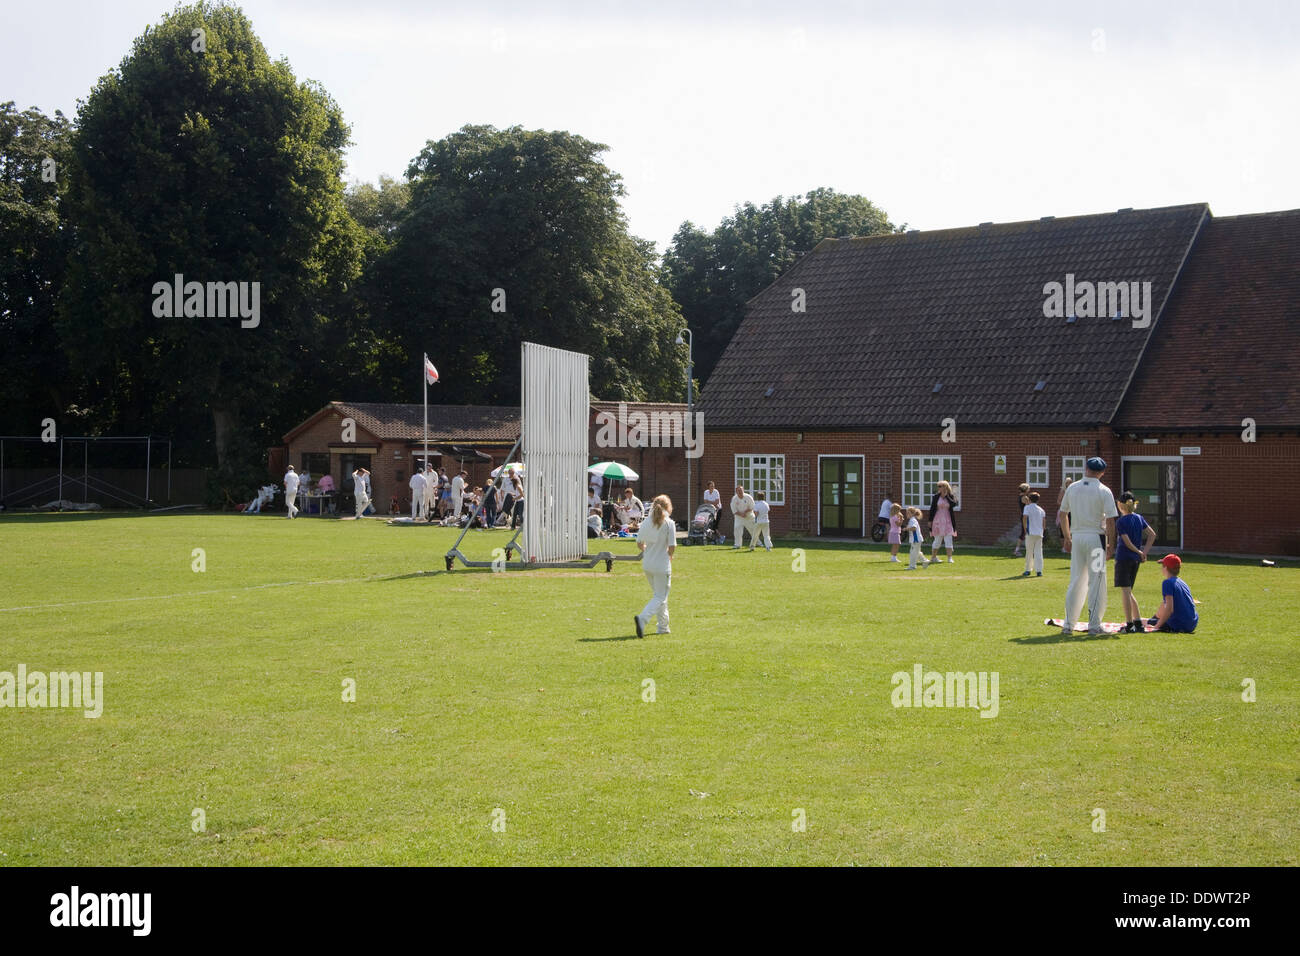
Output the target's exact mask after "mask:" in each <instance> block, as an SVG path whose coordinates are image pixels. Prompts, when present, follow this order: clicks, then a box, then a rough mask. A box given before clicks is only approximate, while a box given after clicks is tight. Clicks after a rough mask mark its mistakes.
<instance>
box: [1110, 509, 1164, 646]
mask: <svg viewBox="0 0 1300 956" xmlns="http://www.w3.org/2000/svg"><path fill="white" fill-rule="evenodd" d="M1119 510H1120V516H1119V519H1118V520H1117V521H1116V522H1115V539H1116V540H1115V587H1117V588H1119V589H1120V599H1121V600H1122V601H1123V602H1124V633H1126V634H1142V633H1144V632H1145V631H1146V628H1144V627H1143V626H1142V611H1141V610H1140V609H1139V608H1138V602H1137V598H1135V597H1134V596H1133V585H1134V584H1136V583H1137V573H1138V569H1139V568H1140V567H1141V566H1142V563H1143V562H1144V561H1146V559H1147V555H1148V554H1149V553H1150V552H1151V545H1153V544H1155V542H1156V531H1155V528H1153V527H1151V525H1149V524H1147V522H1146V519H1145V518H1143V517H1142V516H1141V515H1140V514H1138V511H1137V499H1136V498H1135V497H1134V496H1133V493H1132V492H1131V491H1126V492H1124V493H1123V494H1122V495H1120V496H1119Z"/></svg>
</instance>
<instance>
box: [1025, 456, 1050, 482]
mask: <svg viewBox="0 0 1300 956" xmlns="http://www.w3.org/2000/svg"><path fill="white" fill-rule="evenodd" d="M1050 462H1051V459H1050V458H1049V457H1048V456H1046V455H1041V456H1034V457H1028V458H1026V459H1025V484H1027V485H1029V487H1030V488H1047V487H1049V486H1050V484H1051V483H1050V481H1049V479H1048V472H1049V470H1050V469H1051V464H1050Z"/></svg>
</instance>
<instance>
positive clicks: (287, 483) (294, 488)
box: [284, 465, 298, 518]
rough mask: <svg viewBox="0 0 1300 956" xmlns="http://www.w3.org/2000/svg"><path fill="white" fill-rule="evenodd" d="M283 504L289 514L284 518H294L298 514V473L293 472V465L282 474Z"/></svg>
mask: <svg viewBox="0 0 1300 956" xmlns="http://www.w3.org/2000/svg"><path fill="white" fill-rule="evenodd" d="M284 503H285V506H286V508H287V509H288V511H289V513H288V514H287V515H285V517H286V518H293V517H296V516H297V514H298V473H297V472H296V471H294V470H293V465H290V466H289V470H288V471H286V472H285V473H284Z"/></svg>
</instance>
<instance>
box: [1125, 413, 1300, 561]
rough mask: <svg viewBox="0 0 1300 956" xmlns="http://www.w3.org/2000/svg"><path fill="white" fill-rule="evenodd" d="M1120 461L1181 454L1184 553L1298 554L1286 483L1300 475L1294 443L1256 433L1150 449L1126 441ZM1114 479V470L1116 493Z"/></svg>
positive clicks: (1295, 511)
mask: <svg viewBox="0 0 1300 956" xmlns="http://www.w3.org/2000/svg"><path fill="white" fill-rule="evenodd" d="M1116 444H1117V445H1118V446H1119V452H1120V456H1138V457H1152V458H1162V457H1163V458H1177V457H1179V449H1180V448H1183V447H1187V446H1195V447H1199V448H1200V449H1201V453H1200V454H1199V455H1183V456H1182V459H1183V505H1182V511H1183V548H1184V549H1185V550H1187V551H1209V552H1222V553H1226V554H1275V555H1287V556H1300V498H1297V497H1296V495H1295V494H1294V493H1293V492H1292V490H1291V487H1290V486H1291V481H1290V478H1291V476H1293V475H1296V474H1297V473H1298V472H1300V439H1297V438H1295V437H1287V436H1283V435H1278V434H1264V433H1261V434H1258V435H1257V436H1256V441H1254V442H1243V441H1242V440H1241V436H1240V434H1237V433H1231V434H1228V435H1205V434H1201V435H1195V434H1193V435H1181V436H1177V437H1171V438H1165V437H1164V436H1161V439H1160V441H1159V442H1158V443H1157V444H1150V445H1148V444H1144V443H1143V442H1142V441H1141V440H1137V441H1133V440H1128V439H1127V438H1126V439H1125V440H1123V441H1118V442H1116ZM1120 478H1121V473H1120V472H1119V471H1116V473H1115V476H1114V479H1115V482H1116V483H1115V484H1112V485H1111V487H1112V488H1116V489H1117V490H1118V488H1119V486H1118V482H1119V481H1120Z"/></svg>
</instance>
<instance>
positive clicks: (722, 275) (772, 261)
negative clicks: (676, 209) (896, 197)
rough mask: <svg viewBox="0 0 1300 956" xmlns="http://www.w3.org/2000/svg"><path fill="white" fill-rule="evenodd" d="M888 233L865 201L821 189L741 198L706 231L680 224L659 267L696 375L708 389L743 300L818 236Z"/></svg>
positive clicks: (890, 228) (886, 222) (740, 316)
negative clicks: (691, 349)
mask: <svg viewBox="0 0 1300 956" xmlns="http://www.w3.org/2000/svg"><path fill="white" fill-rule="evenodd" d="M900 228H901V227H900ZM894 231H896V227H895V226H894V225H893V224H892V223H890V221H889V219H888V217H887V216H886V215H885V214H884V213H883V212H882V211H881V210H879V209H877V208H876V207H875V206H874V205H872V204H871V202H870V201H869V200H867V199H866V198H864V197H862V196H855V195H847V194H844V193H837V192H836V191H835V190H833V189H825V188H823V189H814V190H812V191H811V192H809V193H808V194H807V195H804V196H793V197H790V198H782V197H781V196H777V197H776V198H775V199H773V200H772V201H771V202H769V203H765V204H764V205H762V206H755V205H754V204H753V203H745V204H744V205H743V206H738V207H736V210H735V213H734V214H733V215H731V216H729V217H728V218H726V219H724V220H723V221H722V222H721V223H720V224H719V225H718V227H717V228H716V229H714V230H713V232H711V233H709V232H705V231H704V230H702V229H700V228H698V227H696V226H695V225H694V224H692V223H690V222H685V223H683V224H682V225H681V227H680V228H679V229H678V230H677V234H676V235H675V236H674V237H673V241H672V245H671V246H669V248H668V250H667V252H666V253H665V254H664V271H665V281H666V283H667V285H668V287H669V289H670V290H671V291H672V294H673V298H674V299H675V300H676V301H677V304H678V305H680V306H681V309H682V315H683V316H684V317H685V319H686V322H687V324H688V325H689V326H690V327H691V329H692V331H693V333H694V336H695V374H696V376H697V377H698V378H700V379H701V380H702V381H704V382H705V386H706V387H707V384H708V377H709V374H710V373H711V372H712V371H713V367H714V366H715V365H717V364H718V359H720V358H721V357H722V353H723V351H724V350H725V349H726V347H727V343H728V342H730V341H731V337H732V336H733V335H734V334H735V333H736V329H737V328H738V327H739V325H740V322H741V320H742V319H743V318H744V317H745V303H746V302H748V301H749V300H750V299H752V298H753V297H754V296H756V295H758V293H760V292H762V291H763V290H764V289H765V288H767V287H768V286H769V285H771V284H772V283H773V282H775V281H776V280H777V279H778V278H779V277H780V275H781V274H782V273H783V272H785V271H786V270H787V269H789V268H790V267H791V266H792V265H794V263H795V262H796V261H797V260H798V258H799V257H800V256H801V255H802V254H803V253H805V252H807V251H809V250H810V249H812V247H813V246H815V245H817V243H818V242H820V241H821V240H822V239H825V238H827V237H828V236H872V235H878V234H881V233H887V232H894Z"/></svg>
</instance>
